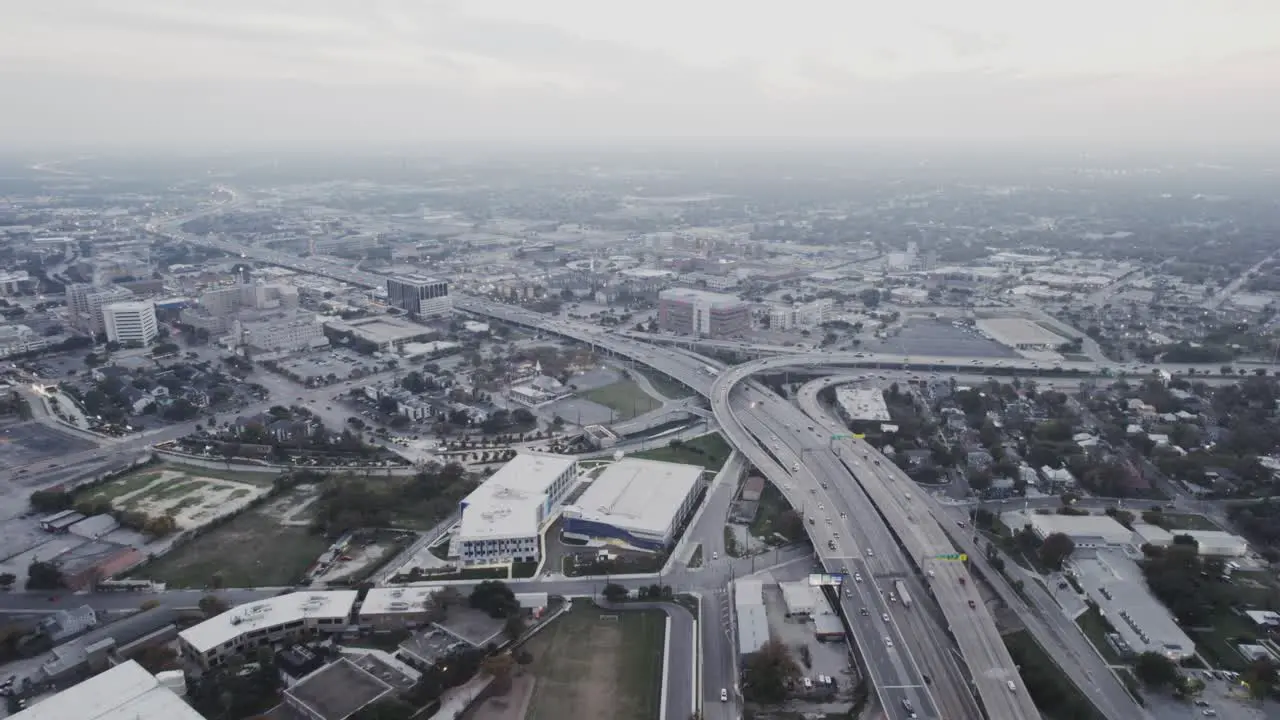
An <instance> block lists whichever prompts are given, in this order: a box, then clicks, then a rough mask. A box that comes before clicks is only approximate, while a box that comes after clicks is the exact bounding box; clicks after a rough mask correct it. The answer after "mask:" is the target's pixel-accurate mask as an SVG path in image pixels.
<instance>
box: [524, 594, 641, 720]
mask: <svg viewBox="0 0 1280 720" xmlns="http://www.w3.org/2000/svg"><path fill="white" fill-rule="evenodd" d="M579 603H581V607H575V609H574V610H572V611H571V612H569V613H568V614H566V615H565V616H564V617H561V618H560V619H558V620H556V621H555V624H554V625H553V626H551V627H549V628H547V629H546V630H544V631H543V632H542V633H540V634H539V635H537V636H535V637H534V638H533V640H531V641H530V642H529V644H528V645H527V646H526V647H527V649H528V650H529V652H530V653H532V654H533V658H534V660H533V664H532V665H531V666H530V667H531V668H533V671H534V675H535V677H536V682H535V685H534V690H533V698H532V699H531V700H530V702H529V710H528V712H527V713H525V720H564V718H615V719H616V720H654V718H657V717H658V715H659V706H660V704H661V697H659V695H660V693H661V683H662V636H663V628H664V627H665V617H664V616H663V614H662V613H660V612H648V611H645V612H638V611H631V612H621V613H609V612H607V611H603V610H601V609H600V608H597V607H595V606H594V605H590V604H585V603H582V601H578V603H575V605H578V604H579ZM607 617H613V618H615V619H613V620H609V619H605V618H607Z"/></svg>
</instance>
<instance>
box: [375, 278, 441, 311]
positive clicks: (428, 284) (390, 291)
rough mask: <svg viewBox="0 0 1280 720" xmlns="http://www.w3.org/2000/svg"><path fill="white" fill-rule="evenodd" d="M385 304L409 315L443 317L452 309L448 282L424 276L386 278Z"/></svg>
mask: <svg viewBox="0 0 1280 720" xmlns="http://www.w3.org/2000/svg"><path fill="white" fill-rule="evenodd" d="M387 304H389V305H391V306H392V307H398V308H400V309H401V310H404V311H405V312H407V313H409V314H410V315H417V316H420V317H428V316H431V315H443V314H445V313H448V312H449V311H450V310H451V309H452V308H453V303H452V301H451V299H450V297H449V282H448V281H447V280H440V279H439V278H431V277H426V276H425V275H402V276H400V277H393V278H387Z"/></svg>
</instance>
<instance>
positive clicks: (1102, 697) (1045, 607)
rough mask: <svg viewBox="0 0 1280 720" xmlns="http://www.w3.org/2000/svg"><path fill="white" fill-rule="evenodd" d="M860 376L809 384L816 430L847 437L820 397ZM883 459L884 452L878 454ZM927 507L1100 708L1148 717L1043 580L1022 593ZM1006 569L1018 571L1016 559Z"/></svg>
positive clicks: (900, 480)
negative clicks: (819, 429)
mask: <svg viewBox="0 0 1280 720" xmlns="http://www.w3.org/2000/svg"><path fill="white" fill-rule="evenodd" d="M856 377H857V376H831V377H825V378H820V379H818V380H813V381H811V382H808V383H805V385H804V386H802V387H801V388H800V392H799V393H798V395H797V397H796V400H797V402H798V404H799V405H800V407H801V409H803V410H804V411H805V413H807V414H808V415H809V417H810V418H812V419H813V421H814V423H815V425H816V426H818V427H820V428H821V429H823V430H824V431H825V432H828V433H830V435H844V434H846V433H847V432H848V428H847V427H846V426H845V425H844V423H843V422H841V421H840V420H839V419H837V418H835V417H834V416H833V415H831V413H830V412H828V410H827V408H826V407H824V406H823V404H822V403H821V400H820V398H819V393H821V392H822V391H823V390H825V389H827V388H830V387H834V386H837V385H841V384H844V383H848V382H852V381H854V380H855V379H856ZM835 442H837V443H839V444H840V445H847V446H848V447H849V451H850V452H852V453H854V454H857V453H861V452H867V453H868V454H870V453H873V452H874V450H872V449H871V447H870V445H868V444H867V443H866V442H864V441H862V440H857V439H856V438H843V437H842V438H841V439H840V440H838V441H835ZM876 455H877V456H878V455H879V454H878V453H876ZM873 468H874V470H875V471H876V474H877V475H878V477H880V478H881V479H882V481H883V482H885V483H886V484H887V483H893V484H894V485H895V486H900V487H912V486H913V485H914V482H913V481H912V480H911V479H910V478H909V477H907V475H906V473H904V472H903V471H902V470H901V469H900V468H898V467H897V466H896V465H894V464H893V463H892V462H888V461H881V463H880V465H878V466H875V465H873ZM913 494H914V495H916V496H917V497H918V500H919V502H920V503H921V504H923V505H924V506H925V507H927V508H928V512H929V513H931V515H932V516H933V518H934V519H935V520H936V521H937V522H938V524H939V525H940V526H941V527H942V529H943V531H944V532H945V533H946V534H947V535H948V536H949V537H950V539H951V541H952V542H953V543H954V544H955V545H956V546H957V547H958V548H959V549H960V551H962V552H965V553H967V554H968V555H969V557H970V562H972V563H973V564H974V565H975V566H977V567H978V568H979V569H980V570H981V572H982V573H983V577H984V578H985V579H986V580H987V582H988V584H989V586H990V587H991V589H992V590H994V591H995V593H996V595H997V596H999V598H1000V600H1001V601H1002V602H1003V603H1004V604H1005V606H1006V607H1008V608H1009V609H1010V610H1012V611H1013V612H1014V613H1015V614H1016V615H1017V616H1018V619H1019V620H1020V621H1021V622H1022V624H1023V625H1024V626H1025V627H1026V628H1027V631H1028V632H1030V633H1031V635H1032V636H1033V637H1034V638H1035V639H1036V641H1037V642H1038V643H1040V645H1041V647H1043V648H1044V649H1045V651H1046V654H1047V655H1048V656H1049V657H1050V658H1052V659H1053V661H1054V662H1055V663H1056V664H1057V665H1058V666H1059V668H1061V669H1062V671H1063V672H1064V673H1065V674H1066V675H1067V676H1068V677H1069V678H1070V679H1071V680H1072V682H1074V683H1075V684H1076V686H1077V687H1079V688H1080V689H1081V691H1082V692H1083V693H1084V694H1085V695H1086V696H1087V697H1088V699H1089V700H1090V701H1091V702H1092V703H1093V704H1094V706H1095V707H1097V708H1098V710H1099V711H1100V712H1101V713H1102V714H1103V715H1104V716H1105V717H1107V718H1112V719H1113V720H1119V719H1120V718H1144V717H1147V713H1146V711H1145V710H1143V709H1142V708H1141V707H1140V706H1139V705H1138V704H1137V703H1136V702H1135V701H1134V699H1133V698H1132V696H1130V694H1129V692H1128V690H1127V689H1126V688H1125V687H1124V685H1123V683H1121V682H1120V679H1119V678H1117V677H1116V676H1115V674H1114V673H1113V672H1111V669H1110V668H1109V667H1108V666H1107V663H1106V661H1105V660H1104V659H1103V658H1102V656H1100V655H1099V654H1098V652H1097V651H1096V650H1095V649H1094V648H1093V647H1092V645H1091V644H1090V643H1089V640H1088V639H1087V638H1085V636H1084V635H1083V634H1082V633H1081V632H1080V630H1079V628H1078V627H1077V626H1076V624H1075V622H1074V621H1073V620H1071V619H1070V618H1068V617H1067V616H1066V615H1065V614H1063V613H1062V612H1061V611H1060V610H1059V608H1058V605H1057V603H1056V602H1055V601H1054V600H1053V598H1052V597H1051V596H1050V595H1049V593H1048V591H1046V590H1045V588H1044V587H1043V586H1042V585H1040V584H1039V583H1038V582H1036V581H1034V580H1032V581H1030V582H1026V583H1024V585H1023V592H1024V593H1025V599H1024V596H1023V595H1020V594H1019V593H1018V592H1017V591H1016V590H1014V589H1013V587H1012V586H1011V585H1010V584H1009V582H1008V581H1007V580H1006V578H1005V577H1004V575H1002V574H1001V573H999V572H997V571H996V570H995V568H993V567H991V565H990V563H989V562H988V561H987V557H986V555H985V554H984V551H983V549H982V547H981V544H980V542H979V540H978V538H977V537H975V536H974V535H973V534H972V530H970V529H966V528H964V527H961V524H962V523H961V521H958V520H957V519H956V518H955V517H953V516H952V515H951V514H949V513H948V512H947V511H946V508H945V507H943V506H942V505H941V504H940V503H939V502H938V501H937V499H936V498H934V497H933V496H932V495H930V494H929V493H927V492H919V493H913ZM1006 567H1010V568H1016V567H1017V565H1016V564H1015V563H1013V562H1012V561H1011V560H1010V561H1009V562H1008V563H1007V564H1006Z"/></svg>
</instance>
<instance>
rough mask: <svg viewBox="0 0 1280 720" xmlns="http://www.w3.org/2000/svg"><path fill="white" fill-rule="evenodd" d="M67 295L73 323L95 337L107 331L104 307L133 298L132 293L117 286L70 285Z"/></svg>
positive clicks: (68, 308)
mask: <svg viewBox="0 0 1280 720" xmlns="http://www.w3.org/2000/svg"><path fill="white" fill-rule="evenodd" d="M66 294H67V310H68V312H69V314H70V316H71V322H72V323H73V324H75V326H76V327H77V328H79V329H81V330H83V331H85V332H88V333H91V334H93V335H97V334H100V333H102V332H105V331H106V326H105V324H104V323H103V318H102V308H103V306H104V305H110V304H111V303H115V302H122V301H124V300H128V299H129V298H131V297H133V293H132V292H130V291H129V290H127V289H125V288H122V287H119V286H116V285H105V286H103V285H92V284H89V283H76V284H73V285H68V286H67V293H66Z"/></svg>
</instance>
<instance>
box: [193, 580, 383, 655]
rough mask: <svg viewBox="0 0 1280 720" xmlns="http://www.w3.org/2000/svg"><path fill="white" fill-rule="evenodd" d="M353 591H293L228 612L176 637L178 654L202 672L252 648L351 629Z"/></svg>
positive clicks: (355, 593) (355, 594)
mask: <svg viewBox="0 0 1280 720" xmlns="http://www.w3.org/2000/svg"><path fill="white" fill-rule="evenodd" d="M357 594H358V593H357V592H356V591H355V590H327V591H317V592H296V593H289V594H288V595H278V596H276V597H273V598H268V599H266V600H259V601H258V602H254V603H249V604H247V605H241V606H239V607H235V608H232V609H230V610H228V611H226V612H224V613H222V614H221V615H216V616H214V617H212V618H209V619H208V620H205V621H204V622H202V623H200V624H199V625H195V626H193V627H190V628H187V629H186V630H183V631H182V632H180V633H178V640H179V644H180V646H181V648H182V654H183V656H184V657H186V658H188V659H189V660H191V661H193V662H195V663H197V664H199V665H200V666H201V667H203V668H206V669H208V668H213V667H218V666H219V665H222V664H223V663H225V662H226V661H227V659H229V658H231V657H234V656H236V655H240V654H242V653H245V652H249V651H251V650H253V649H255V648H259V647H263V646H269V645H271V644H273V643H277V642H283V641H286V640H288V641H296V640H300V639H303V638H306V637H309V636H313V635H318V634H319V633H341V632H345V631H346V630H347V629H348V628H350V627H351V622H352V618H351V613H352V609H353V608H354V606H355V604H356V596H357Z"/></svg>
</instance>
